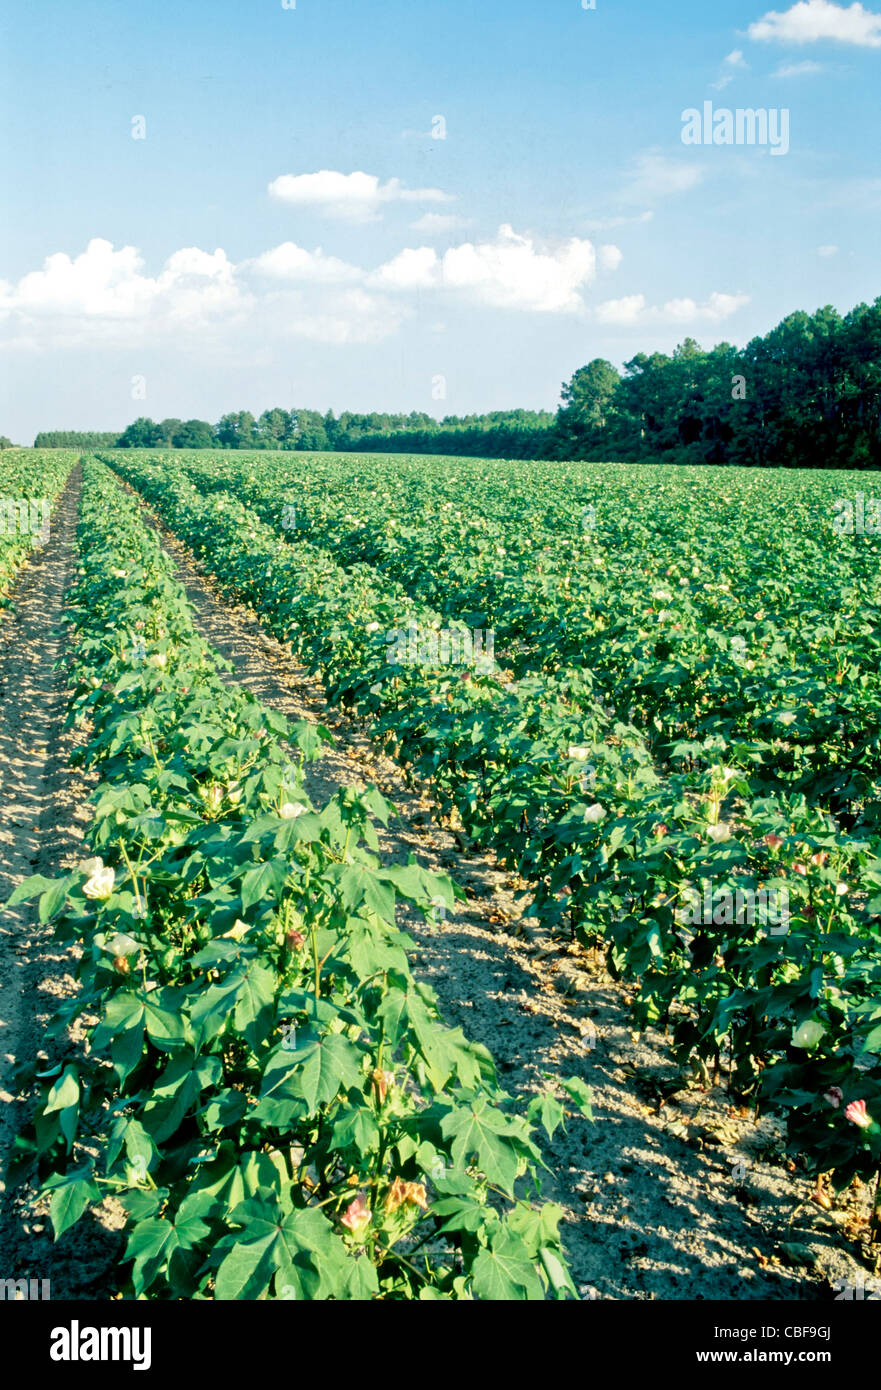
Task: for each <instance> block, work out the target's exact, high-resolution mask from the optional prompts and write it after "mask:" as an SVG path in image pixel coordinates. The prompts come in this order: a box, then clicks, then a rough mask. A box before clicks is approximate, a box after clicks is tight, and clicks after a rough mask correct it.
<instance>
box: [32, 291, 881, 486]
mask: <svg viewBox="0 0 881 1390" xmlns="http://www.w3.org/2000/svg"><path fill="white" fill-rule="evenodd" d="M34 444H35V447H37V448H57V447H62V446H64V445H71V446H73V447H79V448H88V449H91V448H111V447H113V446H114V445H115V446H118V447H120V448H161V447H165V448H168V447H171V448H177V449H299V450H307V449H308V450H333V451H337V452H339V451H345V450H371V451H374V452H377V453H394V452H405V453H414V454H423V453H425V454H470V455H478V456H482V457H485V458H547V459H592V460H602V459H619V460H623V461H632V462H667V463H717V464H740V465H763V466H774V465H778V466H783V467H814V468H872V467H879V466H881V298H879V299H876V300H875V301H874V303H873V304H871V305H869V304H860V305H858V306H857V307H856V308H855V309H853V310H851V312H850V313H848V314H846V315H845V316H842V315H841V314H839V313H838V311H837V310H836V309H833V308H831V307H826V308H824V309H819V310H818V311H817V312H816V313H815V314H813V315H811V314H806V313H801V312H799V313H795V314H790V315H789V316H788V317H787V318H785V319H784V320H783V322H782V323H781V324H779V325H778V327H776V328H774V329H772V330H771V332H769V333H767V334H766V335H765V336H764V337H760V338H754V339H753V340H752V342H750V343H749V344H748V345H747V346H746V347H745V348H742V349H741V348H735V347H733V346H731V344H729V343H720V344H719V345H718V346H717V347H714V348H712V349H710V350H709V351H705V350H704V349H703V348H701V347H700V346H699V345H698V344H697V343H696V342H695V341H694V339H693V338H686V339H685V341H684V342H683V343H681V344H680V346H679V347H677V348H676V349H675V351H674V352H673V354H672V356H666V355H665V354H664V353H658V352H656V353H652V354H651V355H650V356H647V355H646V354H645V353H643V352H640V353H637V355H636V356H635V357H633V358H631V359H630V361H629V362H626V363H625V364H624V371H623V373H622V372H619V371H618V369H617V368H616V367H614V366H613V365H612V363H611V362H607V361H606V360H605V359H603V358H596V359H594V361H592V362H589V363H588V364H587V366H584V367H581V368H579V370H578V371H577V372H576V373H575V375H574V376H573V377H572V379H571V380H570V381H568V382H566V383H565V384H564V386H563V389H562V400H561V404H560V408H559V409H558V411H557V412H556V414H553V413H551V412H549V411H529V410H505V411H493V412H492V413H491V414H488V415H466V416H456V415H449V416H446V417H445V418H444V419H442V420H435V419H433V418H432V417H431V416H430V415H425V414H421V413H419V412H416V411H413V412H412V413H411V414H409V415H386V414H378V413H373V414H370V415H356V414H352V413H351V412H349V411H346V412H344V413H343V414H342V415H340V416H339V417H338V418H337V417H336V416H335V415H334V414H333V412H332V411H329V412H328V413H327V414H326V415H322V414H321V413H320V412H318V411H315V410H297V409H294V410H287V409H280V408H277V409H274V410H266V411H264V412H263V414H262V415H261V416H260V417H259V419H258V418H255V417H254V416H253V415H252V414H250V412H249V411H246V410H242V411H237V412H234V413H233V414H230V415H224V416H223V418H222V419H221V420H219V421H218V422H217V424H215V425H212V424H209V423H208V422H207V421H204V420H163V421H161V422H160V423H155V422H154V421H152V420H148V419H143V418H142V419H139V420H135V422H134V423H133V424H131V425H129V427H128V429H127V430H125V432H124V433H123V434H122V435H121V436H117V435H112V434H76V433H73V432H70V431H65V432H61V433H48V434H39V435H38V436H37V438H36V440H35V441H34Z"/></svg>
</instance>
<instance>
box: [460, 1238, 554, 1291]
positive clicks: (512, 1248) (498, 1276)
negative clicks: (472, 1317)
mask: <svg viewBox="0 0 881 1390" xmlns="http://www.w3.org/2000/svg"><path fill="white" fill-rule="evenodd" d="M473 1284H474V1293H475V1295H476V1297H477V1298H480V1299H491V1300H493V1301H494V1302H522V1301H524V1300H527V1299H530V1300H532V1299H534V1300H542V1301H543V1300H544V1289H543V1287H542V1283H541V1279H540V1278H539V1276H538V1273H537V1272H536V1268H535V1265H534V1264H533V1262H532V1260H531V1259H530V1258H529V1253H528V1251H527V1249H526V1246H525V1245H524V1244H523V1242H522V1241H521V1240H518V1238H517V1237H516V1236H512V1235H509V1234H508V1233H507V1232H506V1231H503V1232H501V1233H500V1234H499V1235H498V1236H496V1237H495V1238H494V1239H493V1241H492V1244H491V1246H490V1248H489V1249H488V1250H481V1252H480V1254H479V1255H478V1256H477V1259H476V1260H475V1261H474V1267H473Z"/></svg>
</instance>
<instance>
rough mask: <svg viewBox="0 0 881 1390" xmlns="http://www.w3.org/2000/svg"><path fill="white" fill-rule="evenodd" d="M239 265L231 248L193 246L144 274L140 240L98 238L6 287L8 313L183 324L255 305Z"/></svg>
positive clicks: (3, 307) (0, 297)
mask: <svg viewBox="0 0 881 1390" xmlns="http://www.w3.org/2000/svg"><path fill="white" fill-rule="evenodd" d="M247 302H248V297H247V294H246V293H245V292H243V290H242V288H241V287H240V286H239V285H238V283H237V282H236V278H235V267H234V266H233V265H232V263H231V262H230V261H229V260H228V259H227V256H226V252H224V251H222V250H217V251H215V252H214V253H213V254H209V253H208V252H207V251H201V250H199V249H198V247H185V248H183V249H182V250H180V251H175V252H174V254H173V255H172V256H170V257H169V258H168V260H167V261H166V262H165V265H164V267H163V269H162V271H161V272H160V274H159V275H157V276H155V277H154V276H150V275H146V274H145V273H144V261H143V258H142V256H141V254H140V252H139V251H138V250H137V249H136V248H135V247H134V246H123V247H121V248H120V249H119V250H118V251H117V250H115V249H114V247H113V244H112V242H109V241H105V240H103V239H102V238H99V237H96V238H95V239H94V240H92V241H90V242H89V244H88V246H87V247H86V249H85V251H83V252H82V253H81V255H79V256H75V257H70V256H68V255H67V254H66V253H65V252H63V251H59V252H57V253H55V254H54V255H51V256H47V257H46V260H45V261H44V263H43V267H42V269H41V270H32V271H30V272H29V273H28V274H27V275H24V276H23V277H22V278H21V280H19V282H18V284H17V285H14V286H13V285H10V284H8V283H5V282H4V284H3V285H2V286H0V314H2V315H3V316H4V317H8V316H10V315H17V316H19V317H21V318H27V319H30V320H36V321H40V320H48V319H53V320H56V321H57V320H61V321H65V320H67V321H69V322H73V321H80V322H91V323H92V324H94V325H98V326H103V327H104V328H105V329H112V327H113V325H114V324H131V323H138V322H146V321H148V320H150V319H153V320H164V321H166V322H168V323H171V324H174V325H176V326H181V325H186V324H188V323H189V324H194V325H199V324H202V323H204V322H205V320H206V319H210V318H213V317H217V316H218V315H220V316H228V315H229V314H230V313H235V312H237V311H240V310H242V309H244V308H245V307H247Z"/></svg>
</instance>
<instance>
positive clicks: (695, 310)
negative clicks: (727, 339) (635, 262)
mask: <svg viewBox="0 0 881 1390" xmlns="http://www.w3.org/2000/svg"><path fill="white" fill-rule="evenodd" d="M749 300H750V296H749V295H748V294H721V293H719V292H718V291H716V292H714V293H713V294H711V295H710V296H709V298H708V299H706V300H705V301H704V303H703V304H699V303H698V302H697V300H695V299H690V298H684V299H669V300H667V302H666V304H663V305H649V304H648V303H647V301H646V297H645V295H644V294H630V295H625V296H624V297H623V298H621V299H607V300H605V301H604V302H603V303H602V304H599V305H598V306H597V309H596V318H597V320H598V321H599V322H600V323H608V324H617V325H619V326H621V327H630V326H632V325H635V324H642V323H677V324H683V323H697V322H711V323H720V322H721V321H722V320H723V319H727V318H730V317H731V315H732V314H734V313H736V312H737V310H738V309H741V308H743V306H744V305H745V304H748V303H749Z"/></svg>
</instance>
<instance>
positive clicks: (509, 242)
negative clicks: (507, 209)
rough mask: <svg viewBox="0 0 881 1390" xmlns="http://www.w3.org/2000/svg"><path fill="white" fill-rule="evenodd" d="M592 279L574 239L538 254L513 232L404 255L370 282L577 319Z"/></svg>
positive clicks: (586, 252)
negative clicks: (452, 293) (453, 293)
mask: <svg viewBox="0 0 881 1390" xmlns="http://www.w3.org/2000/svg"><path fill="white" fill-rule="evenodd" d="M595 275H596V251H595V249H594V246H593V243H592V242H590V241H583V240H581V239H580V238H578V237H572V238H571V240H569V241H567V242H564V243H563V244H562V245H561V246H558V247H557V248H556V249H549V248H541V247H539V246H538V244H537V243H536V242H535V241H534V239H533V238H532V237H528V236H520V235H518V234H517V233H516V232H515V231H514V230H513V228H512V227H509V226H503V227H500V228H499V233H498V236H497V237H496V239H495V240H494V241H486V242H476V243H475V242H470V241H467V242H464V243H463V244H462V245H461V246H452V247H450V248H449V250H447V251H446V252H445V253H444V254H443V256H439V255H438V254H437V252H436V251H435V250H434V249H433V248H432V247H430V246H421V247H419V248H418V249H415V250H405V251H402V252H401V253H400V254H399V255H397V256H395V257H394V259H393V260H391V261H389V262H388V263H387V264H386V265H384V266H381V267H380V269H379V270H378V271H376V272H375V274H374V275H373V276H372V277H371V280H372V282H373V283H374V284H377V285H379V286H380V287H386V288H392V289H398V290H402V289H408V290H412V289H442V288H443V289H447V290H453V291H456V292H458V293H461V294H462V295H463V296H464V297H466V298H468V299H471V300H475V301H477V302H478V303H482V304H488V305H491V306H492V307H493V308H496V309H522V310H529V311H532V312H535V313H576V312H578V310H580V309H582V308H583V307H584V301H583V299H582V297H581V291H582V290H583V289H585V288H586V286H587V285H588V284H590V283H591V281H592V280H593V279H594V277H595Z"/></svg>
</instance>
